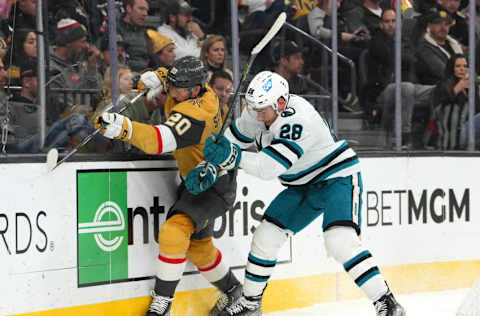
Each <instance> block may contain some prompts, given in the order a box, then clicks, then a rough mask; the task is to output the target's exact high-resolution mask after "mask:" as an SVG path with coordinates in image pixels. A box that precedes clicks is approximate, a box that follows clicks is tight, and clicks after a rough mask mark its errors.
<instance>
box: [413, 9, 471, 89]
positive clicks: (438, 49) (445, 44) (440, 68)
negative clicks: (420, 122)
mask: <svg viewBox="0 0 480 316" xmlns="http://www.w3.org/2000/svg"><path fill="white" fill-rule="evenodd" d="M426 22H427V32H426V33H425V35H424V37H423V39H422V41H420V44H419V47H418V49H417V53H416V57H417V62H416V66H415V69H416V73H417V77H418V79H419V82H420V83H421V84H427V85H433V84H436V83H437V82H438V81H440V80H441V79H442V78H443V74H444V71H445V66H446V65H447V61H448V59H449V58H450V57H451V56H453V55H454V54H463V49H462V46H461V45H460V43H459V42H458V41H457V40H455V39H454V38H453V37H451V36H450V35H448V34H449V32H450V26H451V23H452V18H451V17H450V15H449V14H448V12H447V11H445V10H437V9H432V10H431V11H430V12H429V13H428V14H427V15H426Z"/></svg>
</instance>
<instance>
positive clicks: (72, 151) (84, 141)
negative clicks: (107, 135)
mask: <svg viewBox="0 0 480 316" xmlns="http://www.w3.org/2000/svg"><path fill="white" fill-rule="evenodd" d="M147 91H148V89H145V90H143V91H142V92H140V93H139V94H137V95H136V96H135V97H134V98H133V99H132V100H130V101H129V102H128V103H127V104H125V105H124V106H123V107H122V108H121V109H120V111H118V113H119V114H121V113H123V112H124V111H125V110H126V109H127V108H128V107H129V106H130V105H132V104H133V103H135V102H136V101H137V100H138V99H139V98H140V97H141V96H143V95H145V94H146V93H147ZM103 128H104V126H103V125H102V126H100V127H99V128H97V129H96V130H94V131H93V132H92V133H91V134H89V135H87V136H85V138H84V139H82V141H81V142H80V143H79V144H78V145H77V146H75V148H73V149H72V150H71V151H70V152H69V153H68V154H66V155H65V157H63V158H62V159H61V160H60V161H58V162H57V163H56V164H55V166H53V167H52V169H51V170H52V171H53V170H55V168H57V167H58V166H60V165H61V164H62V163H64V162H65V161H67V160H68V158H70V157H72V156H73V155H74V154H75V153H76V152H77V151H79V150H80V148H82V147H83V146H85V145H86V144H88V143H89V142H90V141H91V140H92V139H93V138H94V137H95V135H97V134H98V133H100V131H101V130H102V129H103Z"/></svg>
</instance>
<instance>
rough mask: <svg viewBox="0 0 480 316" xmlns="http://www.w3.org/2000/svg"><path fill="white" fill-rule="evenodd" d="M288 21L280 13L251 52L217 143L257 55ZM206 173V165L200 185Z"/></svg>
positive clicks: (229, 105)
mask: <svg viewBox="0 0 480 316" xmlns="http://www.w3.org/2000/svg"><path fill="white" fill-rule="evenodd" d="M286 20H287V14H286V13H285V12H282V13H280V14H279V15H278V17H277V19H276V20H275V22H274V23H273V24H272V26H271V27H270V29H269V30H268V32H267V34H265V36H264V37H263V38H262V39H261V40H260V42H258V44H257V45H255V47H254V48H253V49H252V51H251V52H250V58H249V59H248V61H247V63H246V64H245V67H244V68H243V73H242V78H241V79H240V81H239V82H238V84H237V88H236V89H235V93H234V95H233V98H231V99H230V100H229V102H228V103H227V106H228V111H227V115H226V116H225V121H224V122H223V124H222V127H221V128H220V131H219V132H218V136H217V137H216V139H215V141H217V140H218V139H219V138H220V137H221V136H223V134H224V133H225V130H226V129H227V127H229V126H230V124H228V123H227V122H228V121H229V119H230V117H231V116H232V113H233V105H234V104H235V100H236V99H237V97H238V94H239V93H240V89H241V87H242V84H243V82H244V81H245V78H246V77H247V75H248V73H249V72H250V68H251V67H252V64H253V61H254V60H255V58H256V57H257V55H258V54H259V53H260V52H261V51H262V49H264V48H265V46H267V44H268V43H270V41H271V40H272V39H273V38H274V37H275V35H277V33H278V32H279V31H280V29H281V28H282V26H283V25H284V24H285V21H286ZM230 121H232V120H230ZM212 137H213V136H212ZM206 173H207V165H206V164H205V166H204V167H203V170H202V172H201V173H200V183H201V182H202V181H203V178H205V176H202V175H205V174H206Z"/></svg>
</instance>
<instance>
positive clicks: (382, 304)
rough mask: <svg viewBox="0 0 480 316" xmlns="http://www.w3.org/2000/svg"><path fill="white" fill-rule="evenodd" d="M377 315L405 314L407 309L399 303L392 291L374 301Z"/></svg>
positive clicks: (396, 315)
mask: <svg viewBox="0 0 480 316" xmlns="http://www.w3.org/2000/svg"><path fill="white" fill-rule="evenodd" d="M373 305H374V306H375V310H376V311H377V316H404V315H405V310H404V309H403V307H402V306H401V305H400V304H398V302H397V301H396V300H395V298H394V297H393V294H392V293H391V292H388V293H387V294H385V295H384V296H382V297H381V298H380V299H379V300H378V301H376V302H375V303H373Z"/></svg>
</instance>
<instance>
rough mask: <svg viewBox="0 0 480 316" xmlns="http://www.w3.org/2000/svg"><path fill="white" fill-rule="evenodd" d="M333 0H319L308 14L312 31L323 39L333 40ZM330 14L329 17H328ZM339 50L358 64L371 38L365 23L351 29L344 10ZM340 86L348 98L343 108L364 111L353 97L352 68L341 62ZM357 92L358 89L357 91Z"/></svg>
mask: <svg viewBox="0 0 480 316" xmlns="http://www.w3.org/2000/svg"><path fill="white" fill-rule="evenodd" d="M332 2H333V1H332V0H322V1H319V2H318V4H317V6H316V7H314V8H313V10H312V11H311V12H310V13H309V14H308V16H307V21H308V27H309V31H310V33H311V34H312V35H313V36H315V37H317V38H319V39H322V40H328V41H330V40H331V37H332V30H331V29H330V28H329V23H330V20H331V19H330V17H329V16H330V15H331V11H332ZM343 3H344V2H342V0H336V5H337V8H340V6H341V5H342V6H343ZM327 16H328V19H327ZM337 24H338V34H339V41H338V50H339V52H340V53H342V54H343V55H345V56H346V57H348V58H349V59H351V60H353V61H354V63H355V64H356V65H358V63H359V61H358V58H359V56H360V53H361V51H362V50H363V49H364V48H366V47H367V46H366V45H367V44H368V40H369V36H370V35H369V32H368V30H367V28H366V27H365V26H364V25H361V24H357V25H355V27H356V29H350V27H352V25H350V24H349V23H347V21H346V20H345V18H344V16H343V11H339V12H338V18H337ZM338 66H339V88H340V95H341V98H342V99H343V98H346V100H345V101H346V102H343V103H342V108H341V109H342V110H346V111H348V112H352V113H357V114H360V113H361V112H363V111H362V109H361V107H360V105H359V100H358V97H355V98H353V96H352V91H350V89H351V81H350V68H349V66H348V65H346V64H345V63H339V65H338ZM355 94H357V93H356V91H355Z"/></svg>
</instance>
